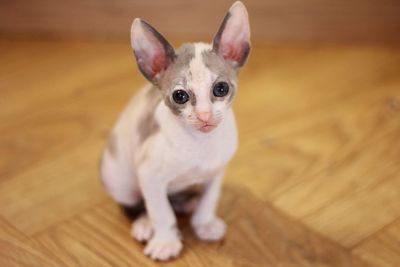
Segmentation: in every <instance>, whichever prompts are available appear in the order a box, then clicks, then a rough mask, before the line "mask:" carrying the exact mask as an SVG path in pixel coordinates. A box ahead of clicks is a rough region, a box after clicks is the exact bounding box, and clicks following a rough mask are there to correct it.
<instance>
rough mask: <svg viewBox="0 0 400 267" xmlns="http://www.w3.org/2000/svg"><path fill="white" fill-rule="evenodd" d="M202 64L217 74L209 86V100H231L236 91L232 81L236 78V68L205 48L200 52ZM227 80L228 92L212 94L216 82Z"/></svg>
mask: <svg viewBox="0 0 400 267" xmlns="http://www.w3.org/2000/svg"><path fill="white" fill-rule="evenodd" d="M202 56H203V61H204V65H205V66H206V67H207V68H208V69H210V71H211V72H213V73H215V74H216V75H218V78H217V80H216V81H215V82H214V83H213V85H212V86H211V89H210V90H211V93H210V98H211V102H215V101H225V100H227V101H228V102H232V101H233V98H234V96H235V93H236V88H235V86H234V82H235V81H236V78H237V70H236V69H235V68H233V67H232V66H231V65H230V64H228V63H227V62H226V61H225V60H224V59H223V58H221V57H220V56H218V55H217V54H216V53H215V52H214V51H212V50H205V51H203V53H202ZM222 81H223V82H227V83H228V84H229V93H228V94H227V95H226V96H224V97H216V96H214V94H213V92H212V90H213V88H214V85H215V84H216V83H218V82H222Z"/></svg>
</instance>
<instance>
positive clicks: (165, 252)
mask: <svg viewBox="0 0 400 267" xmlns="http://www.w3.org/2000/svg"><path fill="white" fill-rule="evenodd" d="M182 248H183V245H182V242H181V240H180V239H179V237H178V236H174V237H170V238H158V237H157V236H154V237H153V238H152V239H150V241H149V242H148V243H147V245H146V247H145V248H144V254H145V255H147V256H149V257H150V258H152V259H153V260H159V261H166V260H169V259H172V258H175V257H177V256H178V255H179V253H180V252H181V250H182Z"/></svg>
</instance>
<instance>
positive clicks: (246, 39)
mask: <svg viewBox="0 0 400 267" xmlns="http://www.w3.org/2000/svg"><path fill="white" fill-rule="evenodd" d="M213 50H214V51H215V52H216V53H217V54H219V55H220V56H222V57H223V58H224V59H225V60H227V61H229V62H230V63H231V64H233V66H234V67H238V68H239V67H242V66H243V65H244V63H246V59H247V57H248V55H249V52H250V24H249V16H248V14H247V10H246V7H245V6H244V5H243V3H242V2H240V1H236V2H235V3H234V4H233V5H232V6H231V8H230V9H229V11H228V14H226V16H225V18H224V20H223V22H222V25H221V26H220V28H219V30H218V32H217V35H216V36H215V37H214V41H213Z"/></svg>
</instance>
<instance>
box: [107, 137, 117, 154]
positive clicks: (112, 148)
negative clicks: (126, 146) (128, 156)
mask: <svg viewBox="0 0 400 267" xmlns="http://www.w3.org/2000/svg"><path fill="white" fill-rule="evenodd" d="M107 150H108V153H110V156H112V157H113V158H116V157H117V154H118V146H117V137H116V136H115V134H114V133H111V135H110V137H109V138H108V144H107Z"/></svg>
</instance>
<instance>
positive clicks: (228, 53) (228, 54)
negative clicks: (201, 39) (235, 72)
mask: <svg viewBox="0 0 400 267" xmlns="http://www.w3.org/2000/svg"><path fill="white" fill-rule="evenodd" d="M220 52H221V54H222V56H223V58H225V59H227V60H233V61H240V60H241V59H242V56H243V53H244V46H243V45H237V46H233V45H232V44H229V43H225V44H224V45H223V46H222V47H221V51H220Z"/></svg>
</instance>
